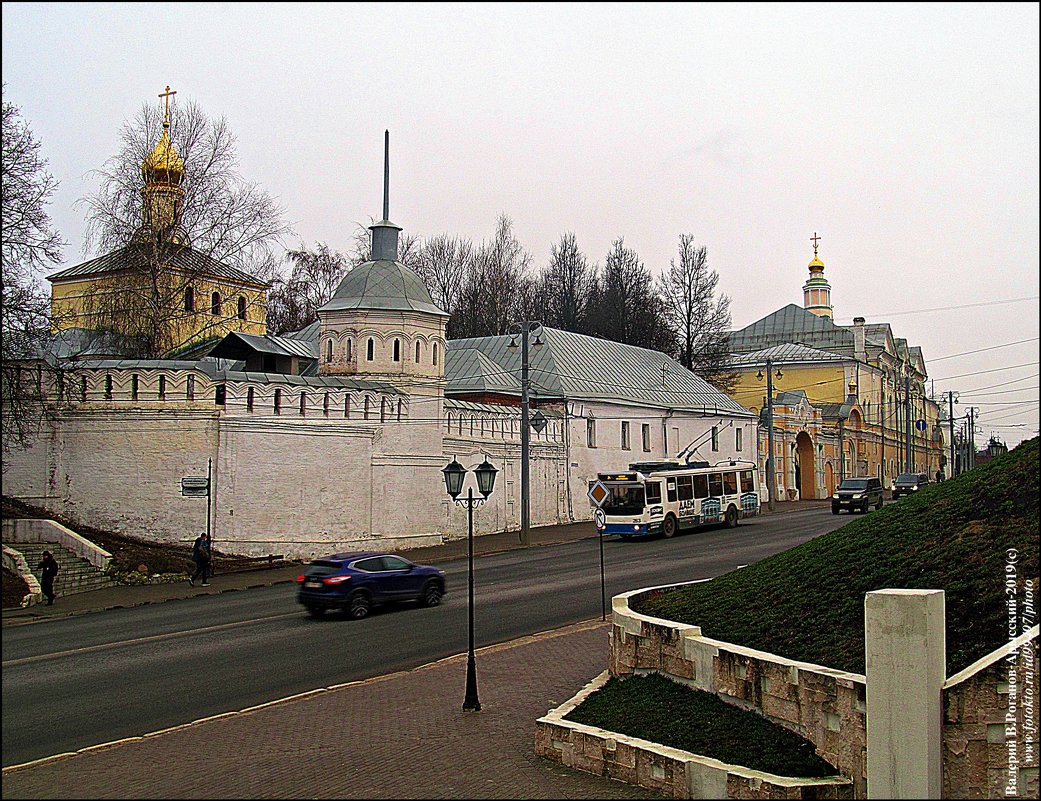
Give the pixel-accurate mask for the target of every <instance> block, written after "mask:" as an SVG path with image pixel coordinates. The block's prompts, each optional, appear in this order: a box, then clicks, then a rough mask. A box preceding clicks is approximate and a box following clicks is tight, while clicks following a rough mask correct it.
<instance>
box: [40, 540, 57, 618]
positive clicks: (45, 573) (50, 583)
mask: <svg viewBox="0 0 1041 801" xmlns="http://www.w3.org/2000/svg"><path fill="white" fill-rule="evenodd" d="M38 569H39V570H40V573H41V581H40V584H41V586H42V587H43V594H44V595H46V596H47V606H50V605H51V604H53V603H54V577H55V576H57V575H58V562H57V560H56V559H55V558H54V557H53V556H51V552H50V551H44V552H43V557H42V558H41V559H40V564H39V568H38Z"/></svg>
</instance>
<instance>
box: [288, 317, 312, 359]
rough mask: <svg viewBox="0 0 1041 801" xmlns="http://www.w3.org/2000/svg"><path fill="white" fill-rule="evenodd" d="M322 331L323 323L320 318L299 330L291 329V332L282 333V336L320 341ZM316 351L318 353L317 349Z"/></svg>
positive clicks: (305, 340)
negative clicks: (319, 335) (319, 336)
mask: <svg viewBox="0 0 1041 801" xmlns="http://www.w3.org/2000/svg"><path fill="white" fill-rule="evenodd" d="M320 332H321V323H320V322H319V321H318V320H315V321H314V322H313V323H310V324H309V325H305V326H304V327H303V328H301V329H300V330H299V331H291V332H289V333H286V334H282V336H284V337H288V338H289V339H300V340H303V341H304V342H318V334H319V333H320ZM315 347H316V348H317V347H318V346H317V345H315ZM315 353H318V351H317V350H315Z"/></svg>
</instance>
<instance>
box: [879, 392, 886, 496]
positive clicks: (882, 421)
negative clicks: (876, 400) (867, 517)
mask: <svg viewBox="0 0 1041 801" xmlns="http://www.w3.org/2000/svg"><path fill="white" fill-rule="evenodd" d="M881 396H882V402H881V405H880V406H879V415H878V421H879V430H880V431H881V432H882V489H885V487H886V381H885V378H884V377H883V379H882V381H881Z"/></svg>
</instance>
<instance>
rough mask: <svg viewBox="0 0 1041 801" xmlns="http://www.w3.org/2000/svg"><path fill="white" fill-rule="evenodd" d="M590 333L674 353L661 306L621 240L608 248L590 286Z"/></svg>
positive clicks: (635, 255)
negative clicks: (601, 265)
mask: <svg viewBox="0 0 1041 801" xmlns="http://www.w3.org/2000/svg"><path fill="white" fill-rule="evenodd" d="M589 321H590V333H592V334H593V335H594V336H599V337H603V338H604V339H612V340H614V341H615V342H625V343H626V344H629V345H637V346H639V347H642V348H650V349H651V350H657V351H660V352H662V353H668V354H672V353H673V352H674V351H675V344H676V342H675V337H674V336H673V334H672V332H671V330H670V329H669V327H668V325H667V324H666V320H665V312H664V307H663V302H662V299H661V297H660V296H659V294H658V292H657V290H656V287H655V286H654V281H653V280H652V277H651V273H650V271H649V270H648V269H647V267H646V266H645V265H644V263H643V261H641V259H640V256H639V254H638V253H637V252H636V251H634V250H631V249H630V248H627V247H625V243H624V241H623V239H622V238H621V237H619V238H618V239H616V240H615V241H614V243H613V244H612V246H611V250H610V251H609V252H608V254H607V258H606V260H605V261H604V268H603V271H602V273H601V274H600V275H598V276H597V278H596V280H595V282H594V283H593V289H592V291H591V293H590V303H589Z"/></svg>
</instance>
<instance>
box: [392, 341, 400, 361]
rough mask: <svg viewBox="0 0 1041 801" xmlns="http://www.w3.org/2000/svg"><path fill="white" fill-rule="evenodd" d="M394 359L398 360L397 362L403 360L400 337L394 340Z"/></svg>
mask: <svg viewBox="0 0 1041 801" xmlns="http://www.w3.org/2000/svg"><path fill="white" fill-rule="evenodd" d="M394 361H396V362H400V361H401V340H400V339H395V340H394Z"/></svg>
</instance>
